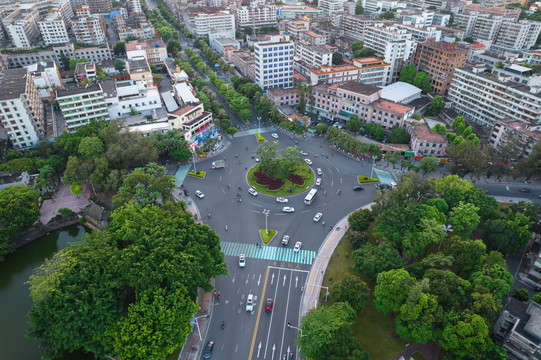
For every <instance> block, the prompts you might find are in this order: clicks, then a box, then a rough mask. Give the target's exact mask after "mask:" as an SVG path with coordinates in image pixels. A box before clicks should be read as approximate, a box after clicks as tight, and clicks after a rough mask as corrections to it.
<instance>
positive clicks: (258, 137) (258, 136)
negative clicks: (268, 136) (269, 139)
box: [255, 133, 265, 141]
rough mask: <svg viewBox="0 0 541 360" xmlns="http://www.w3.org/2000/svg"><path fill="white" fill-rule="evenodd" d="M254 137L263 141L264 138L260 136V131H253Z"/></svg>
mask: <svg viewBox="0 0 541 360" xmlns="http://www.w3.org/2000/svg"><path fill="white" fill-rule="evenodd" d="M255 137H256V139H257V141H265V138H264V137H263V136H261V134H260V133H255Z"/></svg>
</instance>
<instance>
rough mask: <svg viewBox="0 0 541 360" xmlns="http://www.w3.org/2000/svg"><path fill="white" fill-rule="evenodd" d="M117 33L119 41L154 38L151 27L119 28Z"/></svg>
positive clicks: (154, 33) (154, 32)
mask: <svg viewBox="0 0 541 360" xmlns="http://www.w3.org/2000/svg"><path fill="white" fill-rule="evenodd" d="M117 32H118V37H119V39H120V41H126V40H127V39H128V38H136V39H152V38H153V37H155V36H156V31H155V30H154V27H153V26H152V25H150V26H148V27H142V28H133V27H129V26H119V27H118V29H117Z"/></svg>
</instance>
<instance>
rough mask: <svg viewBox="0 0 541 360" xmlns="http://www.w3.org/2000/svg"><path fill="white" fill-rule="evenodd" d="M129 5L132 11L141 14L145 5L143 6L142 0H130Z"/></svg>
mask: <svg viewBox="0 0 541 360" xmlns="http://www.w3.org/2000/svg"><path fill="white" fill-rule="evenodd" d="M128 5H129V7H130V11H131V12H135V13H138V14H141V13H142V12H143V7H142V6H141V0H129V1H128Z"/></svg>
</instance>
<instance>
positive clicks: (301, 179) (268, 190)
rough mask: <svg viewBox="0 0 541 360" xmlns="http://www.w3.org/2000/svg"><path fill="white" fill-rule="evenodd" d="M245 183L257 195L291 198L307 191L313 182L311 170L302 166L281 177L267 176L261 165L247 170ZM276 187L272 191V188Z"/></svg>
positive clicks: (313, 176)
mask: <svg viewBox="0 0 541 360" xmlns="http://www.w3.org/2000/svg"><path fill="white" fill-rule="evenodd" d="M246 181H247V182H248V184H250V186H251V187H253V188H254V189H256V190H257V191H258V192H259V193H262V194H265V195H270V196H293V195H298V194H300V193H303V192H305V191H306V190H308V189H309V188H310V187H312V185H313V184H314V181H315V175H314V172H313V171H312V169H310V168H309V167H308V166H307V165H304V164H303V165H302V167H301V168H300V169H297V170H296V171H294V172H292V173H290V174H289V175H287V176H283V177H273V176H267V174H266V173H265V171H264V169H263V168H262V165H261V164H256V165H255V166H253V167H252V168H250V169H248V173H247V174H246ZM275 184H276V186H275V187H277V188H276V189H274V188H273V187H272V186H273V185H275Z"/></svg>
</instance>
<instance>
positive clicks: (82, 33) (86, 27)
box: [71, 15, 107, 45]
mask: <svg viewBox="0 0 541 360" xmlns="http://www.w3.org/2000/svg"><path fill="white" fill-rule="evenodd" d="M71 26H72V29H73V33H74V34H75V39H77V42H80V43H83V44H91V45H101V44H105V42H106V40H107V37H106V27H105V26H106V25H105V20H104V19H103V17H101V16H99V15H91V16H86V17H79V18H75V19H74V20H73V21H72V23H71Z"/></svg>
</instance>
